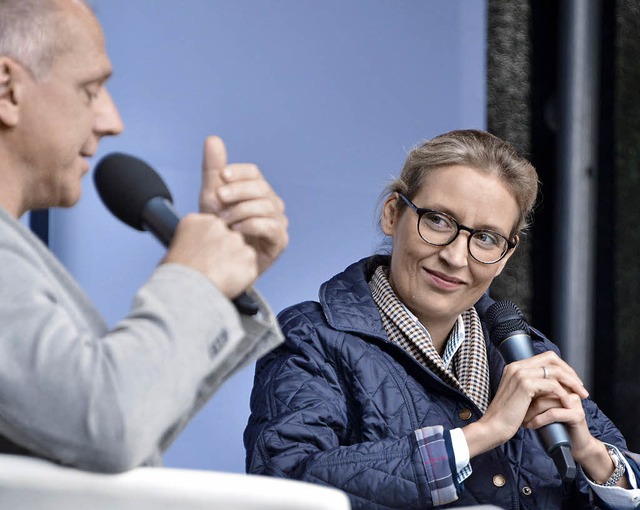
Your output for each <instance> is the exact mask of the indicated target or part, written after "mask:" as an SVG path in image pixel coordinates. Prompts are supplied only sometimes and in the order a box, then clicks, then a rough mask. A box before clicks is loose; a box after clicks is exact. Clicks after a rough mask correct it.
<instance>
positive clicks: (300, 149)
mask: <svg viewBox="0 0 640 510" xmlns="http://www.w3.org/2000/svg"><path fill="white" fill-rule="evenodd" d="M92 4H93V5H94V8H95V10H96V13H97V16H98V18H99V19H100V21H101V22H102V24H103V27H104V30H105V35H106V38H107V50H108V52H109V54H110V56H111V59H112V62H113V65H114V69H115V74H114V77H113V79H112V81H111V82H110V86H109V89H110V91H111V93H112V95H113V96H114V99H115V101H116V103H117V104H118V106H119V107H120V111H121V114H122V116H123V118H124V121H125V125H126V130H125V132H124V134H123V135H121V136H120V137H117V138H114V139H110V140H105V141H104V142H103V144H102V146H101V150H100V153H99V154H98V157H99V156H101V155H104V154H106V153H107V152H111V151H115V150H118V151H123V152H130V153H132V154H135V155H138V156H139V157H142V158H143V159H145V160H147V161H148V162H149V163H150V164H151V165H152V166H153V167H155V168H156V170H158V171H159V172H160V173H161V174H162V175H163V177H164V178H165V180H166V181H167V183H168V185H169V187H170V189H171V190H172V192H173V195H174V202H175V204H176V207H177V209H178V210H179V211H180V212H181V213H183V214H184V213H186V212H188V211H192V210H195V209H196V208H197V194H198V189H199V185H200V162H201V154H202V141H203V140H204V137H205V136H206V135H208V134H218V135H219V136H221V137H222V138H223V139H224V141H225V142H226V144H227V149H228V154H229V159H230V161H235V162H240V161H251V162H256V163H258V164H259V165H260V168H261V169H262V171H263V173H264V174H265V175H266V176H267V178H268V179H269V181H270V182H271V184H272V185H273V187H274V188H275V189H276V191H277V192H278V193H279V194H280V195H281V196H282V198H283V199H284V200H285V202H286V205H287V212H288V216H289V219H290V236H291V242H290V245H289V247H288V249H287V250H286V252H285V253H284V254H283V255H282V257H281V258H280V259H279V260H278V262H277V263H276V264H275V265H274V266H273V267H272V268H271V269H270V271H269V272H268V273H267V274H265V275H264V276H263V278H262V279H261V280H260V281H259V283H258V286H257V287H258V288H259V290H260V291H261V292H262V293H263V294H264V295H265V296H266V297H267V299H268V300H269V302H270V303H271V305H272V306H273V308H274V309H275V310H277V311H279V310H281V309H282V308H284V307H285V306H287V305H290V304H293V303H295V302H298V301H301V300H307V299H315V298H316V295H317V289H318V286H319V285H320V284H321V283H322V282H323V281H324V280H326V279H327V278H328V277H330V276H332V275H333V274H335V273H336V272H338V271H340V270H342V269H343V268H344V267H345V266H347V265H348V264H349V263H351V262H352V261H354V260H356V259H359V258H361V257H364V256H367V255H369V254H371V253H372V252H374V251H375V250H376V249H377V247H378V246H379V244H380V242H381V237H380V235H378V233H377V217H376V204H377V200H378V196H379V194H380V191H381V190H382V188H383V187H384V186H385V185H386V184H387V183H388V182H389V180H390V179H391V177H392V176H395V175H397V174H398V173H399V171H400V168H401V166H402V163H403V161H404V158H405V156H406V153H407V151H408V150H409V149H410V148H411V147H412V146H413V145H415V144H416V143H418V142H419V141H421V140H423V139H425V138H429V137H431V136H433V135H436V134H438V133H440V132H444V131H447V130H450V129H456V128H462V127H473V128H483V127H485V102H486V101H485V50H486V43H485V38H486V26H485V25H486V22H485V17H486V6H485V1H484V0H402V1H398V0H322V1H320V0H315V1H312V0H268V1H267V0H183V1H181V2H175V1H174V0H93V2H92ZM50 235H51V238H50V240H51V245H52V248H53V249H54V251H55V252H56V253H57V254H58V256H59V257H60V258H61V259H62V261H63V263H64V264H65V265H66V266H67V267H68V268H69V269H70V270H71V272H72V273H73V274H74V275H75V276H76V277H77V279H78V280H79V281H80V283H81V285H82V286H83V287H84V288H85V289H86V290H87V292H88V293H89V295H90V296H91V297H92V298H93V299H94V300H95V302H96V303H97V305H98V307H99V309H100V310H101V311H102V312H103V313H104V315H105V317H106V319H107V321H108V322H109V323H110V324H114V323H115V322H116V321H117V320H118V319H120V318H121V317H123V316H124V315H125V314H126V312H127V310H128V307H129V305H130V303H131V298H132V296H133V294H134V292H135V290H136V289H137V287H138V286H139V285H140V284H141V283H142V282H143V281H144V280H145V279H146V278H147V277H148V275H149V274H150V272H151V270H152V269H153V267H154V265H155V264H156V263H157V262H158V260H159V259H160V258H161V256H162V253H163V250H162V248H161V247H160V245H159V244H158V243H157V242H156V240H155V239H154V238H153V237H152V236H151V235H149V234H142V233H139V232H137V231H134V230H131V229H129V228H128V227H126V226H124V225H123V224H121V223H119V222H118V221H117V220H116V219H114V218H112V217H111V216H110V215H109V213H108V212H107V211H106V210H105V209H104V207H103V206H102V204H101V203H100V201H99V199H98V197H97V195H96V193H95V191H94V189H93V184H92V182H91V181H90V179H87V180H86V182H85V184H84V192H83V198H82V200H81V201H80V204H79V205H78V206H77V207H75V208H73V209H71V210H55V211H53V212H52V215H51V234H50ZM252 378H253V367H250V368H248V369H245V370H244V371H243V372H241V373H240V374H237V375H236V376H235V377H234V378H232V379H231V380H230V381H229V382H228V383H227V384H226V386H224V387H223V388H222V390H221V391H220V392H219V393H218V394H216V395H215V396H214V398H213V399H212V400H211V402H210V403H209V404H208V405H207V406H206V407H205V408H204V409H203V410H202V411H201V412H200V414H199V415H198V416H197V417H196V419H195V420H194V421H193V422H192V423H191V424H190V425H189V427H188V428H187V429H186V430H185V431H184V432H183V434H182V435H181V437H180V438H179V439H178V440H177V441H176V443H175V444H174V445H173V446H172V447H171V449H170V450H169V451H168V453H167V455H166V457H165V462H166V464H167V465H168V466H172V467H185V468H198V469H200V468H201V469H213V470H222V471H233V472H243V471H244V448H243V445H242V432H243V430H244V426H245V424H246V420H247V417H248V398H249V392H250V389H251V384H252Z"/></svg>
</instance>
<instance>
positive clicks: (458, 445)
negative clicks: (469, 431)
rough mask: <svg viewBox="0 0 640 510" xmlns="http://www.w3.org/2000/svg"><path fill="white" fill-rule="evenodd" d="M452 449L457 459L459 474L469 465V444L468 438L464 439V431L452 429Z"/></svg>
mask: <svg viewBox="0 0 640 510" xmlns="http://www.w3.org/2000/svg"><path fill="white" fill-rule="evenodd" d="M449 434H451V447H452V448H453V454H454V455H455V457H456V469H457V470H458V473H459V472H460V471H462V470H463V469H464V468H465V467H467V465H469V461H470V460H471V459H470V458H469V445H468V444H467V438H466V437H464V432H462V429H451V430H450V431H449Z"/></svg>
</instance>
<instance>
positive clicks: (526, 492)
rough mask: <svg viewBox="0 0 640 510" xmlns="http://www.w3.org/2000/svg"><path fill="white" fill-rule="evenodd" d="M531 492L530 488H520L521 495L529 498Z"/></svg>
mask: <svg viewBox="0 0 640 510" xmlns="http://www.w3.org/2000/svg"><path fill="white" fill-rule="evenodd" d="M532 492H533V491H532V490H531V487H527V486H525V487H523V488H522V494H524V495H525V496H531V493H532Z"/></svg>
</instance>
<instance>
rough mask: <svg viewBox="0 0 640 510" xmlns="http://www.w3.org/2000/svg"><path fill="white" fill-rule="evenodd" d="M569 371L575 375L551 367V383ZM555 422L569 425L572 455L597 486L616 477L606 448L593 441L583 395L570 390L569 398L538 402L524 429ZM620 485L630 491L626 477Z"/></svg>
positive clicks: (545, 398)
mask: <svg viewBox="0 0 640 510" xmlns="http://www.w3.org/2000/svg"><path fill="white" fill-rule="evenodd" d="M560 361H562V360H560ZM567 369H569V371H570V373H575V372H573V370H572V369H571V367H569V366H568V365H566V363H564V362H562V363H561V364H559V365H554V367H553V368H549V367H547V375H548V377H549V379H553V378H556V379H559V380H562V379H564V376H565V372H566V371H567ZM556 370H558V372H556ZM554 422H559V423H563V424H564V425H565V427H566V430H567V433H568V434H569V437H570V439H571V454H572V455H573V458H574V459H575V461H576V462H577V463H578V464H580V465H581V466H582V468H583V470H584V471H585V472H586V474H587V476H588V477H589V478H590V479H591V480H592V481H594V482H596V483H599V484H603V483H605V482H606V481H607V480H608V479H609V477H610V476H611V475H612V474H613V471H614V469H615V465H614V463H613V460H612V459H611V456H610V455H609V452H608V450H607V447H606V445H605V444H604V443H603V442H602V441H600V440H598V439H596V438H595V437H593V436H592V435H591V432H590V431H589V426H588V424H587V419H586V416H585V414H584V408H583V407H582V395H580V394H578V393H575V392H572V391H570V390H568V391H567V394H566V395H564V396H561V397H556V396H554V395H543V396H541V397H538V398H536V399H534V400H533V402H532V403H531V406H530V407H529V410H528V411H527V413H526V415H525V418H524V420H523V426H524V427H527V428H529V429H539V428H540V427H543V426H545V425H548V424H549V423H554ZM618 485H619V486H622V487H626V488H628V487H629V485H628V479H627V477H626V476H625V477H623V478H622V479H621V480H620V482H619V483H618Z"/></svg>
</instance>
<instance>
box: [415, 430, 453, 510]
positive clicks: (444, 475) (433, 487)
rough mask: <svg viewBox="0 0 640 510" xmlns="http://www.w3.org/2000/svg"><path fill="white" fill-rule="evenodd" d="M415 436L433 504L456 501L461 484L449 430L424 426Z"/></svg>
mask: <svg viewBox="0 0 640 510" xmlns="http://www.w3.org/2000/svg"><path fill="white" fill-rule="evenodd" d="M415 437H416V441H417V443H418V451H419V452H420V458H421V459H422V465H423V466H424V470H425V475H426V478H427V484H428V486H429V490H430V491H431V500H432V501H433V505H434V506H439V505H446V504H447V503H451V502H452V501H456V500H457V499H458V489H459V487H460V486H459V483H458V476H457V473H456V466H455V457H454V455H453V447H452V445H451V437H450V436H449V433H448V431H447V432H445V430H444V427H442V426H441V425H436V426H433V427H424V428H421V429H418V430H416V431H415ZM454 473H455V474H456V476H453V474H454Z"/></svg>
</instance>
